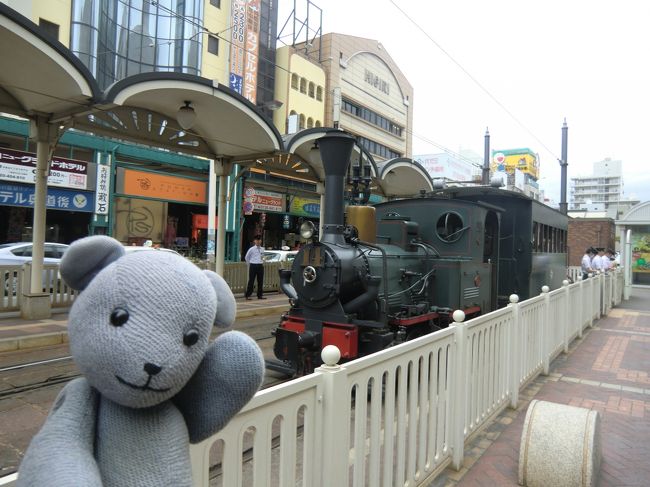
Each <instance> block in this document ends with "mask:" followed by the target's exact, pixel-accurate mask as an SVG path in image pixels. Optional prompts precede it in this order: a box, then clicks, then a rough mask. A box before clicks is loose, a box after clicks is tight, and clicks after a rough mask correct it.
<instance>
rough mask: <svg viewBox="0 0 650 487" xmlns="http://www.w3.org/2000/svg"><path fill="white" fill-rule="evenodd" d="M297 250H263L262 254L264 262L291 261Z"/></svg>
mask: <svg viewBox="0 0 650 487" xmlns="http://www.w3.org/2000/svg"><path fill="white" fill-rule="evenodd" d="M297 253H298V251H297V250H265V251H264V254H263V255H262V260H263V261H264V262H293V259H295V258H296V254H297Z"/></svg>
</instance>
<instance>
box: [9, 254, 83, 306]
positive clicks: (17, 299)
mask: <svg viewBox="0 0 650 487" xmlns="http://www.w3.org/2000/svg"><path fill="white" fill-rule="evenodd" d="M30 274H31V264H30V263H27V264H21V265H0V315H1V314H2V313H5V312H9V313H12V312H13V313H17V312H19V311H20V309H21V305H22V301H23V293H24V291H25V290H27V289H29V280H30ZM42 281H43V282H42V284H43V285H42V290H43V292H46V293H49V294H50V302H51V306H52V308H53V309H57V308H59V309H61V310H65V309H68V308H69V307H70V306H71V305H72V302H73V301H74V297H75V295H76V291H74V290H73V289H72V288H70V287H69V286H68V285H66V284H65V282H64V281H63V279H61V275H60V274H59V266H58V265H57V264H45V265H44V266H43V278H42Z"/></svg>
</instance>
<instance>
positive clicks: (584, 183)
mask: <svg viewBox="0 0 650 487" xmlns="http://www.w3.org/2000/svg"><path fill="white" fill-rule="evenodd" d="M637 203H639V201H638V200H631V199H627V198H624V197H623V163H622V161H620V160H612V159H611V158H605V159H603V160H602V161H598V162H594V164H593V173H592V174H591V175H587V176H578V177H573V178H571V183H570V194H569V211H571V212H586V213H590V212H600V213H601V214H603V215H607V216H608V217H610V218H617V217H618V216H619V215H622V214H623V213H625V212H626V211H627V210H629V209H630V208H631V207H632V206H634V205H635V204H637ZM585 216H587V215H585Z"/></svg>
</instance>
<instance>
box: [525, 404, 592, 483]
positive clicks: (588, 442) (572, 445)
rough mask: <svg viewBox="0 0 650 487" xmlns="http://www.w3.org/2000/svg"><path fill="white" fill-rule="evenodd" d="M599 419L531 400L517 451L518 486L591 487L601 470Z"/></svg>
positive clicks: (574, 409)
mask: <svg viewBox="0 0 650 487" xmlns="http://www.w3.org/2000/svg"><path fill="white" fill-rule="evenodd" d="M600 420H601V418H600V415H599V414H598V412H597V411H592V410H590V409H585V408H579V407H574V406H567V405H565V404H556V403H552V402H546V401H537V400H533V401H531V402H530V405H529V406H528V411H527V413H526V419H525V421H524V428H523V430H522V433H521V446H520V448H519V485H525V486H528V487H538V486H540V487H541V486H544V487H555V486H557V487H573V486H576V487H577V486H581V487H582V486H585V487H591V486H595V485H596V484H597V483H598V473H599V469H600V458H601V452H600Z"/></svg>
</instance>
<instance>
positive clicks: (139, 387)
mask: <svg viewBox="0 0 650 487" xmlns="http://www.w3.org/2000/svg"><path fill="white" fill-rule="evenodd" d="M115 377H116V378H117V380H118V381H120V383H122V384H124V385H125V386H129V387H131V388H133V389H138V390H141V391H154V392H167V391H168V390H169V389H171V387H167V388H166V389H156V388H155V387H149V382H151V377H152V376H149V378H148V379H147V383H146V384H145V385H143V386H138V385H136V384H131V383H130V382H127V381H125V380H124V379H122V378H121V377H120V376H119V375H116V376H115Z"/></svg>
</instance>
